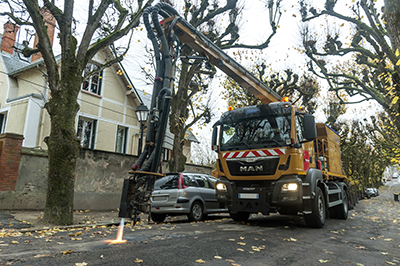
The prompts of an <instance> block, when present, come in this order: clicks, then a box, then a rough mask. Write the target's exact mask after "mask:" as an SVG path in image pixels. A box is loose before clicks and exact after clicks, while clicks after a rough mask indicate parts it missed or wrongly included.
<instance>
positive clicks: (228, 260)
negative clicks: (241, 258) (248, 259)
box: [225, 259, 235, 262]
mask: <svg viewBox="0 0 400 266" xmlns="http://www.w3.org/2000/svg"><path fill="white" fill-rule="evenodd" d="M225 261H227V262H235V261H234V260H230V259H225Z"/></svg>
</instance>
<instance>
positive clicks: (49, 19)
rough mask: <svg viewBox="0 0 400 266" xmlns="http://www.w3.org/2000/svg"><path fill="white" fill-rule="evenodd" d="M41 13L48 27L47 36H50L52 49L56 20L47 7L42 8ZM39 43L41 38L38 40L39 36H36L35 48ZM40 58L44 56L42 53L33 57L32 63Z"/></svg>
mask: <svg viewBox="0 0 400 266" xmlns="http://www.w3.org/2000/svg"><path fill="white" fill-rule="evenodd" d="M40 13H41V14H42V16H43V20H44V24H45V25H46V27H47V34H48V35H49V39H50V44H51V47H53V41H54V31H55V29H56V18H55V17H53V15H52V14H51V12H50V11H49V10H48V9H47V8H46V7H42V8H41V9H40ZM38 42H39V38H38V36H37V34H36V36H35V43H34V45H33V48H36V45H37V44H38ZM40 58H42V54H41V53H36V54H33V55H32V57H31V63H33V62H34V61H36V60H38V59H40Z"/></svg>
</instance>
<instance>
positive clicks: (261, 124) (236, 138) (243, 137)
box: [221, 114, 291, 150]
mask: <svg viewBox="0 0 400 266" xmlns="http://www.w3.org/2000/svg"><path fill="white" fill-rule="evenodd" d="M290 121H291V117H290V114H282V115H278V116H277V115H273V116H263V117H258V118H252V119H247V120H241V121H235V122H231V123H229V124H224V125H222V127H221V129H222V130H221V149H229V150H232V149H241V148H240V146H245V147H243V148H242V149H246V148H258V147H277V146H283V145H284V143H285V140H286V139H288V138H290V125H291V122H290Z"/></svg>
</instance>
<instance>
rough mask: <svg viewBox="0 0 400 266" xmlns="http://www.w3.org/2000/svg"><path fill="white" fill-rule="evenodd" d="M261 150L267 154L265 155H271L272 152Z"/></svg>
mask: <svg viewBox="0 0 400 266" xmlns="http://www.w3.org/2000/svg"><path fill="white" fill-rule="evenodd" d="M263 152H264V153H265V154H266V155H267V156H271V155H272V153H270V152H269V150H263Z"/></svg>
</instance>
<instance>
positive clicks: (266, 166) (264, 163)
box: [227, 158, 279, 176]
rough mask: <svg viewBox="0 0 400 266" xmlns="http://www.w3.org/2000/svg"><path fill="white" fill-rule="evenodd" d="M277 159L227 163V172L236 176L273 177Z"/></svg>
mask: <svg viewBox="0 0 400 266" xmlns="http://www.w3.org/2000/svg"><path fill="white" fill-rule="evenodd" d="M278 163H279V158H269V159H264V160H258V161H255V162H246V161H239V160H232V161H230V160H229V161H227V164H228V168H229V172H230V173H231V175H236V176H256V175H274V174H275V171H276V168H277V167H278Z"/></svg>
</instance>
